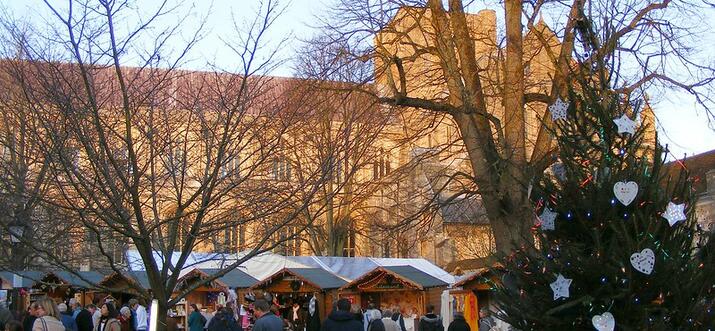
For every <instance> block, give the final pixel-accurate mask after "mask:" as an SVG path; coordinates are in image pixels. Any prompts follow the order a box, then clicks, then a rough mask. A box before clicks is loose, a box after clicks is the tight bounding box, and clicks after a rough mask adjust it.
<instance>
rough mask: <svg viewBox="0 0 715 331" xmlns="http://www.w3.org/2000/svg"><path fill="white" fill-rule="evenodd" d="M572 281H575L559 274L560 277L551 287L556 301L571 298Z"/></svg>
mask: <svg viewBox="0 0 715 331" xmlns="http://www.w3.org/2000/svg"><path fill="white" fill-rule="evenodd" d="M571 281H573V279H568V278H566V277H564V275H562V274H559V276H558V277H556V280H555V281H554V282H553V283H551V285H550V286H551V290H552V291H554V300H558V299H559V298H568V297H569V287H571Z"/></svg>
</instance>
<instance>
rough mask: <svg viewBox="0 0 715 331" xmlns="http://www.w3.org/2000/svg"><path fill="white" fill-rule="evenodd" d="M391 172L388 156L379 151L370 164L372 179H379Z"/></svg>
mask: <svg viewBox="0 0 715 331" xmlns="http://www.w3.org/2000/svg"><path fill="white" fill-rule="evenodd" d="M390 172H392V165H391V163H390V157H389V154H387V153H385V152H384V151H383V150H382V149H380V154H379V156H378V157H377V160H376V161H375V162H373V164H372V179H380V178H382V177H385V176H386V175H389V174H390Z"/></svg>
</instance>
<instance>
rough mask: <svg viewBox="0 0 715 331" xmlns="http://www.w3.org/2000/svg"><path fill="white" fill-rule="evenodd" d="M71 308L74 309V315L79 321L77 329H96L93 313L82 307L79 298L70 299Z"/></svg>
mask: <svg viewBox="0 0 715 331" xmlns="http://www.w3.org/2000/svg"><path fill="white" fill-rule="evenodd" d="M70 308H71V309H72V317H73V318H74V320H75V322H76V323H77V331H92V330H93V329H94V325H93V324H92V313H90V312H89V311H88V310H87V309H84V308H82V306H81V305H80V304H79V302H77V299H75V298H72V299H70Z"/></svg>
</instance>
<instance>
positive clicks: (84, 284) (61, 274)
mask: <svg viewBox="0 0 715 331" xmlns="http://www.w3.org/2000/svg"><path fill="white" fill-rule="evenodd" d="M51 274H53V275H55V276H56V277H57V278H58V279H59V280H60V281H61V282H62V283H63V284H65V285H69V286H72V287H81V288H94V287H96V285H97V284H98V283H99V282H101V281H102V279H104V275H102V274H100V273H99V272H96V271H79V272H77V274H74V273H71V272H69V271H52V272H51Z"/></svg>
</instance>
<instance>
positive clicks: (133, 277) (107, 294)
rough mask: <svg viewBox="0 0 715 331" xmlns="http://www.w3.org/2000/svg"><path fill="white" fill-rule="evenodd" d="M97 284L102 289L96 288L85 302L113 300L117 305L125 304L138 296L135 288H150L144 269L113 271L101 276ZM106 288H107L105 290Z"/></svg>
mask: <svg viewBox="0 0 715 331" xmlns="http://www.w3.org/2000/svg"><path fill="white" fill-rule="evenodd" d="M98 285H99V286H100V287H102V288H104V289H101V290H96V291H93V292H91V293H88V294H91V297H88V299H89V300H88V301H87V302H86V303H85V304H89V303H92V302H96V303H101V302H105V301H113V302H114V303H115V305H116V306H117V307H120V306H121V305H123V304H126V303H127V302H128V301H129V299H131V298H134V297H139V292H138V291H137V290H136V288H137V287H138V288H142V289H150V288H151V287H150V286H149V278H148V277H147V274H146V272H144V271H125V272H122V273H118V272H114V273H112V274H109V275H107V276H105V277H104V278H102V280H101V281H99V283H98ZM105 289H108V290H105Z"/></svg>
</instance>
